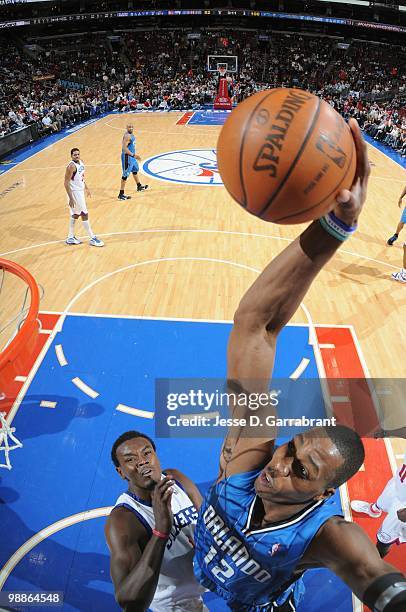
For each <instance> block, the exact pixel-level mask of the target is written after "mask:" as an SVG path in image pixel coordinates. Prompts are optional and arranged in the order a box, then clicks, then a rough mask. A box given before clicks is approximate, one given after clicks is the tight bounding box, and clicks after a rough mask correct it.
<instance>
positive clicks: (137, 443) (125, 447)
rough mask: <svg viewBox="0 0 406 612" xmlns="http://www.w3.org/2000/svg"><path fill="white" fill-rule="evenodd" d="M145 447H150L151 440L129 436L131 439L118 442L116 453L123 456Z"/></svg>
mask: <svg viewBox="0 0 406 612" xmlns="http://www.w3.org/2000/svg"><path fill="white" fill-rule="evenodd" d="M146 447H148V448H152V445H151V442H149V441H148V440H147V439H146V438H141V437H139V438H131V440H126V441H125V442H122V443H121V444H120V446H119V447H118V448H117V455H122V456H124V455H127V454H130V453H138V452H140V451H142V450H143V449H144V448H146Z"/></svg>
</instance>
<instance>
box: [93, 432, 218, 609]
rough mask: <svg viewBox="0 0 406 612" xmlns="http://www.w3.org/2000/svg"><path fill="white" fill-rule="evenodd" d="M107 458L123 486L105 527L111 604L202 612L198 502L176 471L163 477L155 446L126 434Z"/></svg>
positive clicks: (195, 491) (191, 487)
mask: <svg viewBox="0 0 406 612" xmlns="http://www.w3.org/2000/svg"><path fill="white" fill-rule="evenodd" d="M111 458H112V460H113V463H114V465H115V466H116V470H117V472H118V473H119V474H120V476H121V478H123V480H127V482H128V490H127V491H126V492H125V493H123V494H122V495H120V497H119V498H118V499H117V502H116V504H115V506H114V508H113V510H112V511H111V514H110V516H109V518H108V520H107V523H106V528H105V532H106V539H107V544H108V547H109V549H110V553H111V561H110V571H111V577H112V580H113V583H114V589H115V595H116V600H117V602H118V603H119V605H120V606H121V607H122V608H124V609H125V610H126V611H127V612H132V611H134V612H142V611H144V610H147V609H150V610H152V611H153V612H186V611H187V612H192V611H193V612H197V611H203V610H207V608H206V607H205V606H204V604H203V601H202V599H201V593H202V592H203V591H204V589H203V588H202V587H201V586H200V585H199V584H198V583H197V581H196V579H195V577H194V574H193V565H192V561H193V555H194V543H193V535H194V528H195V525H196V520H197V514H198V509H199V507H200V504H201V501H202V498H201V495H200V493H199V491H198V489H197V487H196V486H195V485H194V483H193V482H192V481H191V480H189V478H187V477H186V476H185V475H184V474H182V473H181V472H179V471H178V470H175V469H170V470H165V471H164V473H162V470H161V466H160V463H159V459H158V457H157V454H156V452H155V444H154V442H153V441H152V440H151V439H150V438H148V436H146V435H144V434H142V433H140V432H137V431H128V432H126V433H124V434H122V435H121V436H120V437H119V438H118V439H117V440H116V442H115V443H114V445H113V448H112V451H111Z"/></svg>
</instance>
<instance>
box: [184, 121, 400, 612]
mask: <svg viewBox="0 0 406 612" xmlns="http://www.w3.org/2000/svg"><path fill="white" fill-rule="evenodd" d="M350 126H351V130H352V134H353V137H354V141H355V146H356V151H357V171H356V176H355V179H354V183H353V186H352V188H351V191H347V190H344V191H342V192H341V193H340V194H339V198H338V199H337V206H336V208H335V209H334V211H333V212H332V213H328V215H326V216H325V217H323V220H321V221H314V222H313V223H312V224H311V225H310V226H309V227H308V228H307V229H306V230H305V231H304V232H303V233H302V234H301V235H300V236H299V237H298V238H297V239H296V240H295V241H294V242H293V243H292V244H290V245H289V246H288V247H287V248H286V249H285V250H284V251H283V252H282V253H280V255H278V257H276V258H275V259H274V260H273V261H272V262H271V263H270V264H269V265H268V266H267V267H266V268H265V270H264V271H263V272H262V274H261V275H260V276H259V277H258V279H257V280H256V281H255V283H254V284H253V285H252V287H251V288H250V289H249V290H248V291H247V293H246V294H245V295H244V297H243V298H242V300H241V303H240V305H239V307H238V310H237V312H236V314H235V317H234V326H233V329H232V331H231V334H230V339H229V345H228V359H227V378H228V384H229V388H230V390H231V391H233V392H234V393H236V394H238V395H237V397H238V396H239V395H242V396H243V397H245V398H247V397H248V400H249V395H250V393H255V394H256V395H257V394H258V393H267V392H269V382H270V378H271V374H272V369H273V363H274V357H275V346H276V340H277V337H278V334H279V332H280V331H281V330H282V328H283V327H284V326H285V325H286V324H287V322H288V321H289V320H290V318H291V317H292V316H293V314H294V313H295V311H296V310H297V308H298V306H299V304H300V302H301V301H302V299H303V297H304V296H305V294H306V292H307V291H308V289H309V287H310V285H311V283H312V281H313V280H314V278H315V277H316V276H317V274H318V273H319V272H320V270H321V269H322V268H323V266H324V265H325V264H326V263H327V262H328V261H329V260H330V259H331V257H332V256H333V255H334V254H335V252H336V251H337V249H338V247H339V246H340V245H341V244H342V242H343V241H344V240H345V239H346V238H347V237H349V236H351V234H352V233H353V232H354V230H355V229H356V224H357V219H358V216H359V214H360V212H361V209H362V205H363V203H364V201H365V199H366V192H367V182H368V177H369V172H370V170H369V162H368V159H367V152H366V145H365V143H364V142H363V140H362V136H361V133H360V130H359V127H358V124H357V123H356V121H354V120H350ZM247 403H248V402H243V401H241V402H239V401H236V402H235V406H234V407H233V417H234V418H240V419H241V418H243V417H247V416H248V414H249V411H247V409H246V408H243V407H242V406H243V405H245V406H246V405H247ZM256 414H258V413H257V412H256ZM244 433H245V434H248V433H249V434H251V436H250V437H248V436H247V435H245V436H244ZM253 433H254V435H255V433H256V432H252V431H250V432H248V431H245V432H244V426H243V424H242V423H241V425H240V426H235V427H234V429H232V430H231V431H230V432H229V433H228V435H227V438H226V440H225V442H224V445H223V450H222V453H221V457H220V475H219V478H218V480H217V482H216V483H215V484H214V485H213V486H212V487H211V489H210V490H209V491H208V493H207V494H206V497H205V499H204V500H203V504H202V507H201V509H200V513H199V518H198V521H197V525H196V532H195V544H196V554H195V560H194V566H195V574H196V577H197V578H198V580H199V581H200V583H201V584H202V586H204V587H206V588H208V589H210V590H211V591H213V592H215V593H217V594H218V595H220V596H221V597H222V598H223V599H225V600H226V602H227V604H228V607H229V608H230V609H231V610H238V611H241V612H243V611H244V612H248V611H249V612H260V611H261V612H264V611H274V612H275V611H276V610H278V612H292V611H293V610H296V609H297V605H298V604H299V601H300V599H301V596H302V594H303V591H304V585H303V581H302V580H301V576H302V575H303V573H304V572H305V571H306V569H309V568H314V567H326V568H329V569H330V570H331V571H333V572H334V573H335V574H337V576H339V577H340V578H342V580H344V582H345V583H346V584H347V585H348V586H349V587H350V589H351V590H352V591H353V592H354V593H355V594H356V595H357V597H359V598H360V599H361V600H362V601H364V602H365V603H366V604H367V605H368V606H369V607H370V608H371V609H372V610H374V611H376V612H402V611H403V612H404V611H405V610H406V579H405V577H404V576H403V575H402V574H400V573H399V572H398V571H397V570H396V569H395V568H394V567H392V566H391V565H388V564H387V563H385V562H384V561H383V560H382V559H381V558H380V556H379V554H378V551H377V550H376V548H375V546H374V545H373V543H372V542H371V540H370V539H369V538H368V536H367V535H366V534H365V533H364V531H363V530H362V529H361V528H360V527H359V526H358V525H356V524H354V523H350V522H347V521H345V520H344V519H343V517H342V516H341V508H340V507H339V506H338V505H337V504H336V503H335V501H334V498H333V493H334V491H335V489H336V487H338V486H340V485H341V484H342V483H344V482H345V481H346V480H348V479H349V478H350V477H351V476H352V475H353V474H354V473H355V472H357V470H358V469H359V468H360V466H361V465H362V462H363V459H364V448H363V444H362V442H361V440H360V438H359V436H358V435H357V434H356V433H355V432H353V431H352V430H350V429H348V428H346V427H343V426H337V427H329V428H315V429H312V430H308V431H306V432H305V433H303V434H300V435H296V436H294V438H292V439H291V440H290V441H289V442H288V443H287V444H283V445H281V446H279V447H276V446H275V445H274V441H273V438H274V437H275V432H273V431H270V432H269V439H266V438H265V439H264V434H262V435H261V432H260V433H259V435H257V437H256V438H255V437H252V434H253Z"/></svg>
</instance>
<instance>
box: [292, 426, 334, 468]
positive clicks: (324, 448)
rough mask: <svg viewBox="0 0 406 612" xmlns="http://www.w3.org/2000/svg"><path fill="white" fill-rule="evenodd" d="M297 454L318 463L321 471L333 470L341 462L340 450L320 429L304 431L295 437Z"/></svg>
mask: <svg viewBox="0 0 406 612" xmlns="http://www.w3.org/2000/svg"><path fill="white" fill-rule="evenodd" d="M295 444H296V448H297V452H298V455H301V456H303V457H305V456H307V457H309V458H312V459H313V460H314V461H315V463H317V464H318V465H320V468H321V469H322V471H323V472H326V473H329V472H331V470H335V469H337V468H338V467H340V465H341V464H342V462H343V458H342V456H341V454H340V451H339V450H338V448H337V447H336V445H335V444H334V442H333V441H332V440H331V438H330V437H329V436H328V435H327V433H324V434H323V432H322V431H318V432H317V433H316V432H312V431H310V432H305V433H304V434H299V435H298V436H296V437H295Z"/></svg>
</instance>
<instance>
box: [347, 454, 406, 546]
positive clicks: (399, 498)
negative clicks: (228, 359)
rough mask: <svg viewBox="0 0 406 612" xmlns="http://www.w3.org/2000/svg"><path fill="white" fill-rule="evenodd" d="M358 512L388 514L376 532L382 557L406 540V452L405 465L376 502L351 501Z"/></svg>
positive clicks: (377, 515) (376, 515) (376, 514)
mask: <svg viewBox="0 0 406 612" xmlns="http://www.w3.org/2000/svg"><path fill="white" fill-rule="evenodd" d="M351 508H352V509H353V510H355V511H356V512H361V513H362V514H368V516H371V517H372V518H379V517H380V516H381V514H382V512H386V513H387V516H386V518H385V520H384V521H383V523H382V525H381V526H380V528H379V530H378V533H377V534H376V538H377V544H376V547H377V549H378V551H379V554H380V555H381V557H384V556H385V555H387V554H388V552H389V549H390V547H391V546H392V545H393V544H402V543H405V542H406V453H405V456H404V458H403V465H401V466H400V468H399V469H398V470H397V472H396V474H395V475H394V476H393V478H391V479H390V480H389V481H388V483H387V485H386V486H385V488H384V490H383V491H382V493H381V494H380V496H379V497H378V499H377V500H376V502H374V503H372V504H371V503H369V502H366V501H361V500H354V501H352V502H351Z"/></svg>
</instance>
